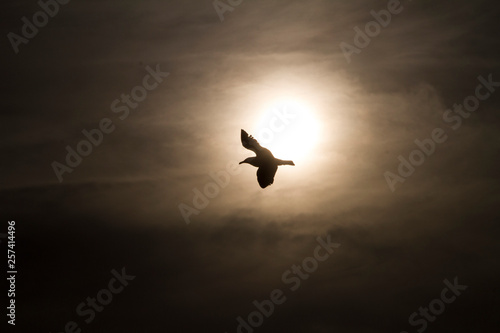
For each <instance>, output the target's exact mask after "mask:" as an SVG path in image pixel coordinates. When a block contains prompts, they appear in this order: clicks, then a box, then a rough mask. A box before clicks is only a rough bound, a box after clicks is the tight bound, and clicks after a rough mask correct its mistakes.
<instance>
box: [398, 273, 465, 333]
mask: <svg viewBox="0 0 500 333" xmlns="http://www.w3.org/2000/svg"><path fill="white" fill-rule="evenodd" d="M443 283H444V285H445V286H446V287H445V288H443V289H442V290H441V294H440V295H439V297H438V298H435V299H433V300H432V301H430V302H429V306H428V307H422V306H421V307H420V308H419V309H418V312H416V311H415V312H413V313H412V314H411V315H410V316H409V317H408V323H409V324H410V325H411V326H414V327H418V329H417V332H418V333H422V332H424V331H425V330H426V329H427V326H428V325H429V322H430V323H432V322H434V321H436V318H437V316H440V315H442V314H443V312H444V310H445V309H446V305H449V304H451V303H453V302H455V300H456V299H457V297H458V296H460V295H461V294H462V293H461V292H462V291H464V290H466V289H467V288H468V286H466V285H461V284H458V277H457V276H455V278H454V279H453V283H451V282H450V281H448V279H444V280H443ZM429 312H430V313H429ZM401 333H408V332H407V331H402V332H401Z"/></svg>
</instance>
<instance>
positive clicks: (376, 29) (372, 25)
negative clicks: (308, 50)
mask: <svg viewBox="0 0 500 333" xmlns="http://www.w3.org/2000/svg"><path fill="white" fill-rule="evenodd" d="M409 1H411V0H409ZM403 9H404V7H403V6H402V5H401V1H399V0H389V2H388V3H387V10H386V9H382V10H380V11H378V12H376V11H375V10H372V11H370V14H371V16H372V17H373V18H374V19H375V20H374V21H369V22H367V23H366V24H365V27H364V31H363V30H361V29H360V28H359V27H358V26H355V27H354V32H355V34H354V38H353V44H354V45H351V44H348V43H346V42H341V43H340V44H339V47H340V50H342V54H343V55H344V57H345V59H346V61H347V63H348V64H350V63H351V57H352V55H353V54H359V53H361V50H362V49H364V48H366V47H367V46H368V45H370V42H371V41H372V39H373V38H375V37H377V36H378V35H380V33H381V32H382V28H387V27H388V26H389V24H390V23H391V20H392V16H393V15H398V14H400V13H401V12H402V11H403Z"/></svg>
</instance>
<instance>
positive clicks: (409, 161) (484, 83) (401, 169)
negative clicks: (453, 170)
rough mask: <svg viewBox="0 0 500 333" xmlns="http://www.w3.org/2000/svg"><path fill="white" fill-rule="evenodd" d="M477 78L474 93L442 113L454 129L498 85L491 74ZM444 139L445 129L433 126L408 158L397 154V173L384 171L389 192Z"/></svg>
mask: <svg viewBox="0 0 500 333" xmlns="http://www.w3.org/2000/svg"><path fill="white" fill-rule="evenodd" d="M477 79H478V81H479V84H478V85H477V86H476V89H475V90H474V95H470V96H467V97H465V99H464V100H463V102H462V104H453V111H452V110H451V109H448V110H446V111H445V112H444V114H443V121H444V122H445V123H447V124H451V128H452V129H453V130H454V131H456V130H458V129H459V128H460V127H461V126H462V122H463V120H464V119H467V118H469V117H470V115H471V113H473V112H475V111H476V110H477V109H478V108H479V106H480V104H481V102H484V101H485V100H487V99H488V98H490V96H491V95H492V94H493V93H494V92H495V90H496V88H498V87H500V82H495V81H493V74H489V75H488V78H487V79H486V78H485V77H483V76H481V75H480V76H478V77H477ZM464 109H465V110H464ZM446 140H448V135H446V131H445V130H444V129H442V128H441V127H436V128H434V129H433V130H432V131H431V135H430V138H426V139H423V140H419V139H415V141H414V143H415V145H416V146H417V147H418V149H414V150H412V151H411V152H410V154H409V155H408V158H405V157H403V156H402V155H399V156H398V160H399V162H400V163H399V165H398V167H397V174H396V173H394V172H391V171H386V172H384V178H385V181H386V182H387V185H388V186H389V189H390V190H391V192H394V191H395V190H396V184H397V183H404V182H405V181H406V179H408V177H410V176H411V175H413V173H414V172H415V168H416V167H419V166H421V165H422V164H424V162H425V161H426V159H427V157H429V156H431V155H432V154H434V152H435V151H436V146H437V144H441V143H443V142H445V141H446Z"/></svg>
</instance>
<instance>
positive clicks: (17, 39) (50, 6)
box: [7, 0, 70, 54]
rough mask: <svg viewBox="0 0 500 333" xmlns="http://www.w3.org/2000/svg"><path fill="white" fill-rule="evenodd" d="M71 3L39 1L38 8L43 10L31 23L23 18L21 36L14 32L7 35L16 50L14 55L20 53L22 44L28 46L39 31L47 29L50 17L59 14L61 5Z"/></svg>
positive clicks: (36, 14)
mask: <svg viewBox="0 0 500 333" xmlns="http://www.w3.org/2000/svg"><path fill="white" fill-rule="evenodd" d="M69 2H70V0H46V1H44V0H40V1H38V6H40V8H41V9H42V10H39V11H37V12H36V13H35V14H33V17H32V18H31V21H30V20H29V19H28V18H27V17H26V16H23V17H22V18H21V21H22V22H23V26H22V27H21V35H22V36H20V35H18V34H16V33H13V32H9V33H8V34H7V38H8V39H9V42H10V45H11V46H12V49H13V50H14V53H16V54H18V53H19V46H20V45H21V44H28V43H29V41H30V39H33V38H35V36H36V35H38V31H39V29H41V28H43V27H45V26H46V25H47V23H49V17H50V18H53V17H54V16H56V15H57V13H59V7H60V5H66V4H68V3H69Z"/></svg>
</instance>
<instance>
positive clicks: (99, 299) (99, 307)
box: [61, 267, 135, 333]
mask: <svg viewBox="0 0 500 333" xmlns="http://www.w3.org/2000/svg"><path fill="white" fill-rule="evenodd" d="M111 274H112V275H113V277H112V278H111V279H110V280H109V282H108V285H107V288H103V289H101V290H99V291H98V292H97V295H96V297H87V298H86V299H85V301H84V302H81V303H80V304H78V305H77V306H76V310H75V311H76V314H77V315H78V316H80V317H83V318H85V317H86V318H85V319H84V321H85V323H86V324H90V323H92V321H94V319H95V317H96V312H99V313H100V312H102V311H103V310H104V309H105V306H107V305H109V304H110V303H111V302H112V301H113V296H114V295H118V294H120V293H121V292H122V291H123V289H125V287H126V286H128V285H129V281H132V280H134V279H135V276H134V275H127V273H126V272H125V267H123V268H122V271H121V273H119V272H118V271H116V270H115V269H113V270H111ZM68 332H72V333H81V332H82V329H81V328H80V326H79V325H78V324H77V323H76V322H75V321H68V322H67V323H66V324H65V325H64V330H63V331H62V332H61V333H68Z"/></svg>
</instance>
